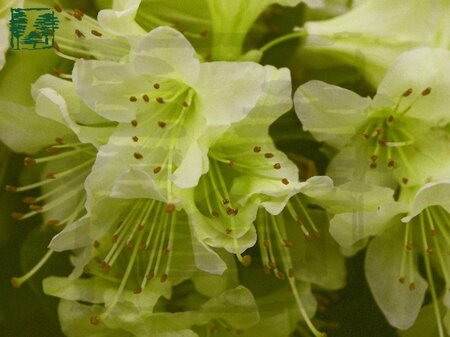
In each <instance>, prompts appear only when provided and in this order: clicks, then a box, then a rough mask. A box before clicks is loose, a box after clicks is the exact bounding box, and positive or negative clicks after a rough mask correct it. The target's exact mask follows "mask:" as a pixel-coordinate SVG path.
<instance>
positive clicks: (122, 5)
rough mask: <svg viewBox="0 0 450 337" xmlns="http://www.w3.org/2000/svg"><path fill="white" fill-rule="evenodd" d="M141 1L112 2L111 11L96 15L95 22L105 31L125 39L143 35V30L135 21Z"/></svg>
mask: <svg viewBox="0 0 450 337" xmlns="http://www.w3.org/2000/svg"><path fill="white" fill-rule="evenodd" d="M140 3H141V0H120V1H117V0H116V1H114V7H113V9H104V10H102V11H100V12H99V13H98V16H97V20H98V22H99V24H100V25H101V26H102V28H104V29H105V30H108V31H109V32H110V33H112V34H115V35H125V36H127V38H130V37H133V36H139V35H144V34H145V30H144V29H143V28H142V27H140V26H139V25H138V24H137V23H136V22H135V21H134V18H135V16H136V13H137V10H138V8H139V5H140Z"/></svg>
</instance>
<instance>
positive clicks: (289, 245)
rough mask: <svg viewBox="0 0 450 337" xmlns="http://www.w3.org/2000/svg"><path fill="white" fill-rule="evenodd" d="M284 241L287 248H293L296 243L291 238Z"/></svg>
mask: <svg viewBox="0 0 450 337" xmlns="http://www.w3.org/2000/svg"><path fill="white" fill-rule="evenodd" d="M283 242H284V245H285V246H286V247H287V248H291V247H292V246H293V245H294V244H293V242H292V241H291V240H283Z"/></svg>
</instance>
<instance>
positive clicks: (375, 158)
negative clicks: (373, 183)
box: [370, 154, 378, 161]
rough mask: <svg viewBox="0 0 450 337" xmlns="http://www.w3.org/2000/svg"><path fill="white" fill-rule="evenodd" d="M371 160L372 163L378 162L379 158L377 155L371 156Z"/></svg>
mask: <svg viewBox="0 0 450 337" xmlns="http://www.w3.org/2000/svg"><path fill="white" fill-rule="evenodd" d="M370 160H372V161H377V160H378V156H377V155H376V154H374V155H372V156H370Z"/></svg>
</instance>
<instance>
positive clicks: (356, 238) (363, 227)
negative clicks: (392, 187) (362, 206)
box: [330, 202, 405, 248]
mask: <svg viewBox="0 0 450 337" xmlns="http://www.w3.org/2000/svg"><path fill="white" fill-rule="evenodd" d="M401 207H402V205H401V204H399V203H396V202H388V203H384V204H381V205H380V206H379V209H378V210H376V211H371V212H360V211H355V212H353V213H341V214H336V215H335V216H334V217H333V218H332V219H331V222H330V233H331V235H332V236H333V238H334V239H335V240H336V241H337V242H338V243H339V244H340V245H341V246H342V247H344V248H350V247H352V246H353V245H357V244H358V242H360V241H361V240H363V239H366V238H369V237H370V236H376V235H379V234H381V233H383V232H384V231H385V230H386V229H387V228H389V227H390V226H391V225H392V223H393V222H392V219H393V217H394V216H395V215H397V214H398V213H399V208H400V209H401ZM403 209H405V207H404V206H403Z"/></svg>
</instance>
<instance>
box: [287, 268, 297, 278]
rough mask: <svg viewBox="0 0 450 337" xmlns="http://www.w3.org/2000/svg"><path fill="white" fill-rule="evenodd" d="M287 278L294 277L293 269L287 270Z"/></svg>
mask: <svg viewBox="0 0 450 337" xmlns="http://www.w3.org/2000/svg"><path fill="white" fill-rule="evenodd" d="M288 276H289V277H295V270H294V269H293V268H289V270H288Z"/></svg>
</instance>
